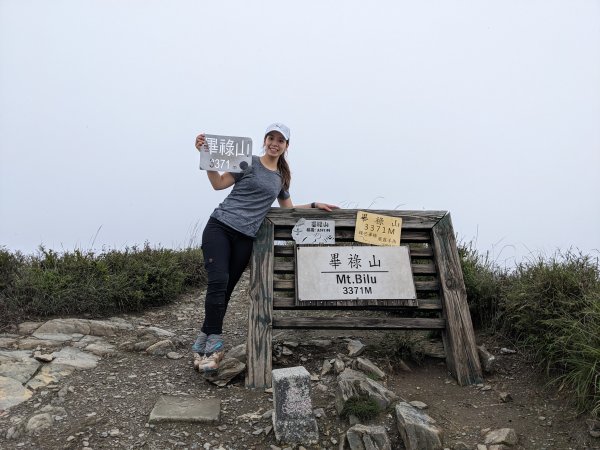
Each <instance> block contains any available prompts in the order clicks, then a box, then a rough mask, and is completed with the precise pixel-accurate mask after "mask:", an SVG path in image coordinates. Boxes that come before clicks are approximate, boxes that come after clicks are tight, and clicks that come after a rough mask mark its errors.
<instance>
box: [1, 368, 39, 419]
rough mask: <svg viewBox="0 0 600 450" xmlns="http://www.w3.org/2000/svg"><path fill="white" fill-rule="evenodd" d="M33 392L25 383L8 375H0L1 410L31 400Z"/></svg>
mask: <svg viewBox="0 0 600 450" xmlns="http://www.w3.org/2000/svg"><path fill="white" fill-rule="evenodd" d="M32 395H33V392H32V391H30V390H29V389H27V388H26V387H23V385H22V384H21V383H20V382H19V381H17V380H15V379H13V378H8V377H3V376H0V411H2V410H5V409H8V408H11V407H12V406H15V405H18V404H19V403H23V402H24V401H26V400H29V399H30V398H31V396H32Z"/></svg>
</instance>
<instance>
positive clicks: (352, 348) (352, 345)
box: [348, 339, 367, 357]
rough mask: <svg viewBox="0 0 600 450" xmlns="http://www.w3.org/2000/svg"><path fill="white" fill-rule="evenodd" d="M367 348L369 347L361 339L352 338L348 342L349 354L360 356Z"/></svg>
mask: <svg viewBox="0 0 600 450" xmlns="http://www.w3.org/2000/svg"><path fill="white" fill-rule="evenodd" d="M365 348H367V346H366V345H365V344H363V343H362V342H360V341H359V340H356V339H351V340H350V341H349V342H348V356H350V357H355V356H360V355H362V353H363V352H364V351H365Z"/></svg>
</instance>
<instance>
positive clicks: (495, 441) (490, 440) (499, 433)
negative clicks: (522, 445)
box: [484, 428, 519, 446]
mask: <svg viewBox="0 0 600 450" xmlns="http://www.w3.org/2000/svg"><path fill="white" fill-rule="evenodd" d="M517 442H519V439H518V437H517V433H515V430H514V429H512V428H499V429H497V430H492V431H489V432H488V433H487V434H486V435H485V441H484V443H485V444H486V445H500V444H505V445H509V446H512V445H516V444H517Z"/></svg>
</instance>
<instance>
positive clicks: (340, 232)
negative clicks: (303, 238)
mask: <svg viewBox="0 0 600 450" xmlns="http://www.w3.org/2000/svg"><path fill="white" fill-rule="evenodd" d="M275 239H276V240H281V241H291V240H293V239H292V227H290V226H287V227H278V228H275ZM335 240H336V242H351V243H354V244H355V245H361V244H360V243H356V242H355V241H354V228H338V227H337V224H336V229H335ZM430 240H431V236H430V233H429V230H415V229H408V230H404V229H403V230H402V233H401V235H400V241H401V242H406V243H409V242H411V243H412V242H415V243H421V242H430Z"/></svg>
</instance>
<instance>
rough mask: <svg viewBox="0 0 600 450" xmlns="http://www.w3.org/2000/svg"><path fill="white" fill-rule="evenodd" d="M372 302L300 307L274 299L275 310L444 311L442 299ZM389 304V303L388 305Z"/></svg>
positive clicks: (291, 300) (287, 300)
mask: <svg viewBox="0 0 600 450" xmlns="http://www.w3.org/2000/svg"><path fill="white" fill-rule="evenodd" d="M369 302H370V300H346V301H343V302H340V303H338V302H335V303H329V302H322V301H321V302H318V301H308V302H302V303H301V304H299V305H296V301H295V299H294V297H278V296H276V297H275V298H274V299H273V309H305V310H306V309H308V310H310V309H331V310H340V309H342V310H343V309H360V310H385V309H388V310H395V309H398V308H403V309H410V310H417V311H421V310H426V311H437V310H441V309H442V303H441V301H440V299H439V298H438V299H436V298H425V299H417V302H418V305H417V306H416V307H415V306H412V305H402V304H398V303H395V302H397V301H395V300H378V303H376V304H370V303H369ZM388 302H389V303H388Z"/></svg>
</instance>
